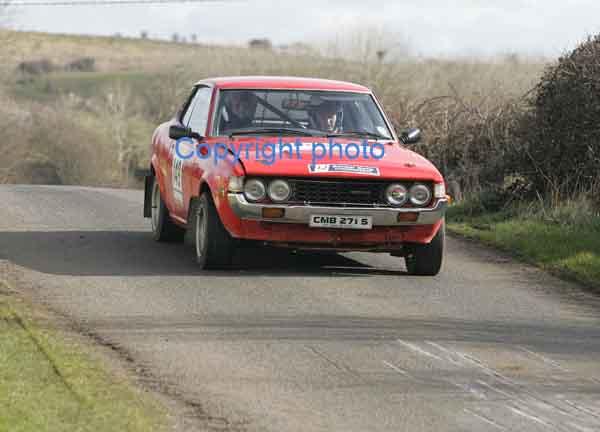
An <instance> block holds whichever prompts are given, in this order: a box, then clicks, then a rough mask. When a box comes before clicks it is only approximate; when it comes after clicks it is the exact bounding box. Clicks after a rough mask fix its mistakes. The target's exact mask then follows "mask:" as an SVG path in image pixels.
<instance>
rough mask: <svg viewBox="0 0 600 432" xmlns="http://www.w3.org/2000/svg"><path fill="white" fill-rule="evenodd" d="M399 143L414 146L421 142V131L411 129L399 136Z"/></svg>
mask: <svg viewBox="0 0 600 432" xmlns="http://www.w3.org/2000/svg"><path fill="white" fill-rule="evenodd" d="M400 141H402V143H403V144H416V143H418V142H419V141H421V129H417V128H411V129H407V130H405V131H403V132H402V133H401V134H400Z"/></svg>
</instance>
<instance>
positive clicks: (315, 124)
mask: <svg viewBox="0 0 600 432" xmlns="http://www.w3.org/2000/svg"><path fill="white" fill-rule="evenodd" d="M310 118H311V127H312V128H314V129H319V130H321V131H323V132H335V130H334V129H335V127H336V122H337V118H338V110H337V104H336V103H335V102H331V101H324V102H322V103H320V104H319V105H316V106H315V107H314V108H312V110H311V112H310Z"/></svg>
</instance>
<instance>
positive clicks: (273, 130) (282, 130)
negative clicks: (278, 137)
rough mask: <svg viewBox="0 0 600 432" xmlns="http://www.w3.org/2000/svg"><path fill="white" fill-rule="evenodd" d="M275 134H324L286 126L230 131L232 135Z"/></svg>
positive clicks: (229, 133)
mask: <svg viewBox="0 0 600 432" xmlns="http://www.w3.org/2000/svg"><path fill="white" fill-rule="evenodd" d="M262 133H265V134H274V133H291V134H294V135H302V136H314V135H318V136H323V134H322V133H320V132H319V131H316V130H314V129H299V128H286V127H271V128H255V129H252V128H245V129H232V130H230V131H229V132H228V135H229V136H230V137H232V136H236V135H255V134H262Z"/></svg>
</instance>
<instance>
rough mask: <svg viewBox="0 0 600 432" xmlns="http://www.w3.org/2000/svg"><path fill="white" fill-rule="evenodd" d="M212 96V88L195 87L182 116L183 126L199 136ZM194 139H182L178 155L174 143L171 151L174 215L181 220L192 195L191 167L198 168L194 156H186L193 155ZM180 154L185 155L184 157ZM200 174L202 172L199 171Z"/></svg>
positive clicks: (204, 124) (203, 129)
mask: <svg viewBox="0 0 600 432" xmlns="http://www.w3.org/2000/svg"><path fill="white" fill-rule="evenodd" d="M211 96H212V88H211V87H205V86H199V87H197V88H196V91H195V93H194V96H193V99H192V101H191V103H190V104H189V107H188V109H187V110H186V112H185V113H184V115H183V117H182V123H183V124H184V126H187V127H189V128H190V129H191V130H192V131H193V132H196V133H198V134H199V135H201V136H203V137H204V136H206V127H207V124H208V112H209V109H210V101H211ZM174 143H175V142H174ZM196 144H197V141H196V140H184V141H182V142H181V144H180V148H179V155H178V154H177V151H176V148H175V145H173V148H172V151H171V157H172V163H171V165H170V166H171V170H172V172H171V178H172V189H173V198H174V202H173V204H174V206H173V210H174V213H175V216H176V217H177V218H180V219H182V220H186V219H187V213H188V206H189V200H190V197H191V196H193V195H194V193H193V192H194V191H192V190H191V188H192V184H193V182H192V176H191V171H192V168H195V169H198V164H197V163H195V162H197V161H195V160H194V159H195V156H192V157H190V158H187V156H188V155H193V153H194V150H195V146H196ZM180 156H185V157H184V158H182V157H180ZM200 175H202V173H200Z"/></svg>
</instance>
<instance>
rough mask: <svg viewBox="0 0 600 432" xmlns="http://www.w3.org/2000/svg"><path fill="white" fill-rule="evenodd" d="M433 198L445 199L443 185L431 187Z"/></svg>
mask: <svg viewBox="0 0 600 432" xmlns="http://www.w3.org/2000/svg"><path fill="white" fill-rule="evenodd" d="M433 196H434V198H446V185H445V184H444V183H436V184H435V185H433Z"/></svg>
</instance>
